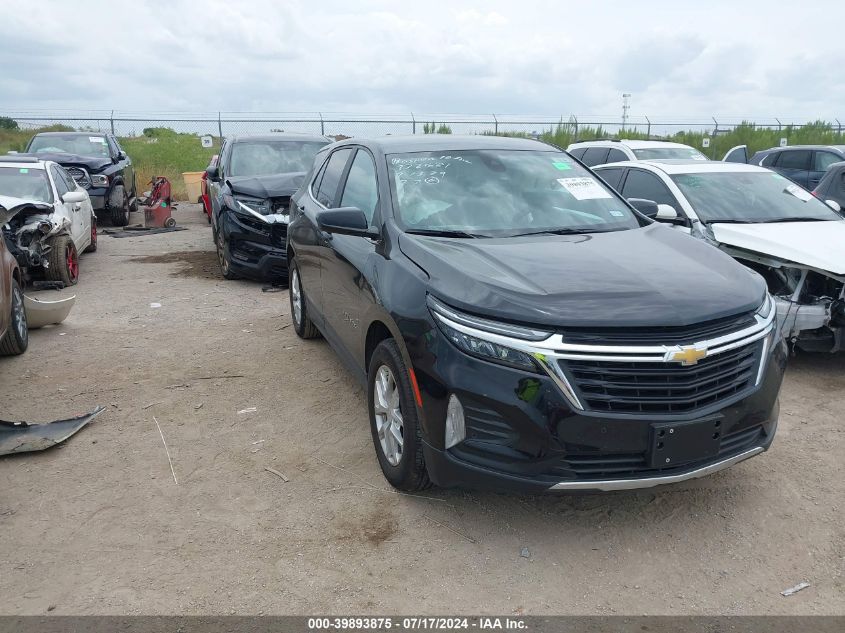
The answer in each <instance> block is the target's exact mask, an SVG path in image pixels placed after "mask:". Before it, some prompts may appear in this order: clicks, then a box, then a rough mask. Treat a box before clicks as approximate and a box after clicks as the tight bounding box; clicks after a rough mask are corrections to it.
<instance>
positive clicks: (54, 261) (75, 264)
mask: <svg viewBox="0 0 845 633" xmlns="http://www.w3.org/2000/svg"><path fill="white" fill-rule="evenodd" d="M47 244H48V245H49V246H50V252H49V253H48V255H47V262H48V264H49V265H48V266H47V270H46V271H44V277H45V278H46V279H47V280H48V281H61V282H63V283H64V285H65V286H75V285H76V283H77V282H78V281H79V253H77V252H76V245H75V244H74V243H73V241H71V239H70V237H69V236H68V235H56V236H54V237H51V238H49V239H48V240H47Z"/></svg>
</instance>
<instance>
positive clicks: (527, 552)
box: [519, 547, 531, 558]
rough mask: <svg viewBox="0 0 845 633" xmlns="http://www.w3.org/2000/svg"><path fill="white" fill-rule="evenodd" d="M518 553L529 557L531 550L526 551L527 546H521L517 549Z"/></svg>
mask: <svg viewBox="0 0 845 633" xmlns="http://www.w3.org/2000/svg"><path fill="white" fill-rule="evenodd" d="M519 555H520V556H522V557H523V558H531V552H529V551H528V548H527V547H523V548H522V549H521V550H519Z"/></svg>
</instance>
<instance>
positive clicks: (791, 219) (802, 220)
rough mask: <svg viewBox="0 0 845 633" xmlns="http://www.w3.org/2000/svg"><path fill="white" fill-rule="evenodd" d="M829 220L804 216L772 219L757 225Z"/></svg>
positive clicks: (759, 221)
mask: <svg viewBox="0 0 845 633" xmlns="http://www.w3.org/2000/svg"><path fill="white" fill-rule="evenodd" d="M829 219H831V218H812V217H811V218H808V217H805V216H801V217H799V216H797V215H794V216H790V217H786V218H772V219H770V220H758V223H759V224H775V223H777V222H827V221H829Z"/></svg>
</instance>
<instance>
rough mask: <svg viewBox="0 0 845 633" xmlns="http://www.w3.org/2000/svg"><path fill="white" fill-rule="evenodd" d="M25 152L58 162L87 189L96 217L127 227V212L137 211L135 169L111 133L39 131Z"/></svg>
mask: <svg viewBox="0 0 845 633" xmlns="http://www.w3.org/2000/svg"><path fill="white" fill-rule="evenodd" d="M26 153H28V154H32V155H33V156H37V157H38V158H40V159H41V160H52V161H54V162H57V163H59V164H60V165H61V166H62V167H64V168H65V170H66V171H67V172H68V173H69V174H70V175H71V176H72V177H73V179H74V180H75V181H76V182H77V183H78V184H79V185H80V186H82V187H84V188H85V189H87V190H88V195H89V196H90V197H91V206H92V207H94V211H95V212H97V213H98V215H99V214H100V213H101V212H105V213H108V215H109V218H110V219H111V222H112V224H114V225H115V226H126V225H127V224H129V212H130V211H135V210H137V201H136V188H135V169H134V167H132V161H131V160H130V159H129V156H127V155H126V152H124V151H123V149H122V148H121V147H120V143H118V142H117V138H116V137H115V136H114V135H113V134H104V133H102V132H42V133H40V134H36V135H35V136H33V137H32V138H31V139H30V141H29V145H27V147H26Z"/></svg>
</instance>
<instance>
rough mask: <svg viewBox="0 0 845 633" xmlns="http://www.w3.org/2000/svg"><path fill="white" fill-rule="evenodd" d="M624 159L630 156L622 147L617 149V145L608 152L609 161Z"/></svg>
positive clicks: (616, 161) (618, 161)
mask: <svg viewBox="0 0 845 633" xmlns="http://www.w3.org/2000/svg"><path fill="white" fill-rule="evenodd" d="M624 160H628V157H627V156H626V155H625V152H623V151H622V150H621V149H616V148H615V147H611V148H610V151H609V152H608V154H607V160H606V161H605V162H607V163H621V162H622V161H624Z"/></svg>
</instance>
